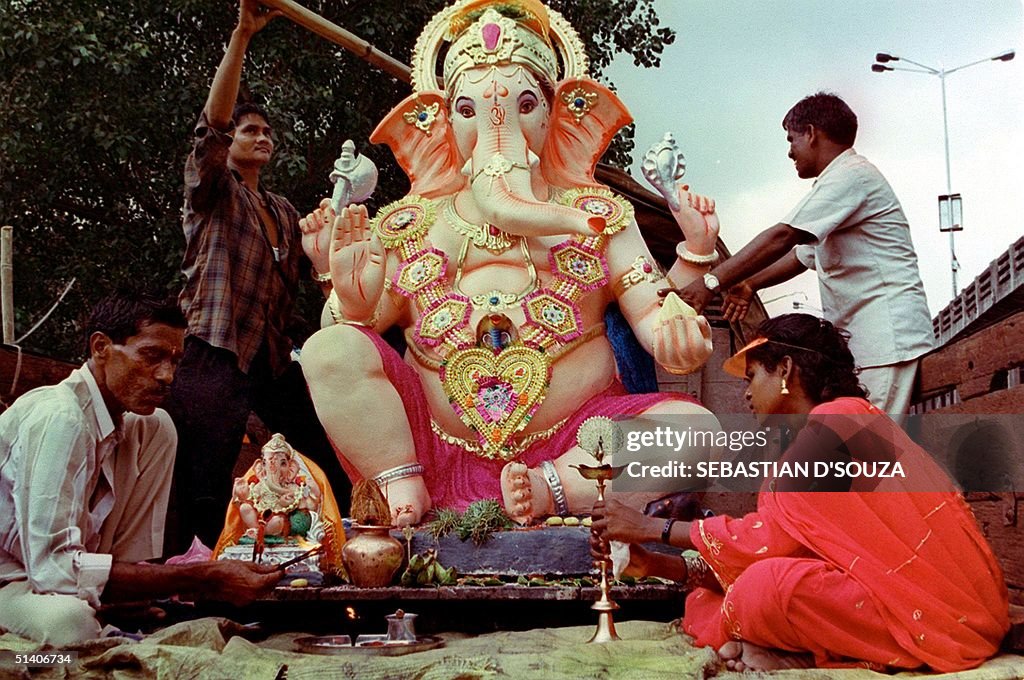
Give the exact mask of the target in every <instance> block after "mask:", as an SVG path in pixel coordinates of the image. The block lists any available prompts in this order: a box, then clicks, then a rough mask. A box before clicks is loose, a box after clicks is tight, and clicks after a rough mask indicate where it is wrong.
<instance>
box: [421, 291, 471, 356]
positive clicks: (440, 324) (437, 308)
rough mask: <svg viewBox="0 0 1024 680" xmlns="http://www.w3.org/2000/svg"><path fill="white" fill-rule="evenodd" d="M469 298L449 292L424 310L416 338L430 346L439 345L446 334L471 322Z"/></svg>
mask: <svg viewBox="0 0 1024 680" xmlns="http://www.w3.org/2000/svg"><path fill="white" fill-rule="evenodd" d="M469 313H470V306H469V298H467V297H466V296H464V295H457V294H455V293H449V294H448V295H446V296H445V297H443V298H441V299H440V300H437V301H436V302H435V303H434V304H432V305H430V306H429V307H427V308H426V309H425V310H423V315H422V316H420V318H419V321H417V322H416V331H415V339H416V340H417V341H419V342H421V343H422V344H424V345H426V346H428V347H437V346H438V345H440V344H441V343H442V342H444V341H445V339H446V336H447V335H448V334H449V333H451V332H452V331H454V330H455V329H457V328H459V327H460V326H465V325H466V324H468V323H469Z"/></svg>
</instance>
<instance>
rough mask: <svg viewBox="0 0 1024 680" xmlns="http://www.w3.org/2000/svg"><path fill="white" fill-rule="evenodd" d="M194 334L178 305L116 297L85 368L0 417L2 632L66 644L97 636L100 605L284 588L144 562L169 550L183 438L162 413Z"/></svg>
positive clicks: (267, 571)
mask: <svg viewBox="0 0 1024 680" xmlns="http://www.w3.org/2000/svg"><path fill="white" fill-rule="evenodd" d="M184 330H185V319H184V317H183V316H182V314H181V312H180V311H179V310H178V308H177V306H176V305H175V304H174V303H173V302H167V301H161V300H156V299H154V298H150V297H147V296H145V295H141V296H140V295H129V294H115V295H111V296H109V297H107V298H105V299H104V300H103V301H102V302H100V303H99V304H98V305H97V306H96V307H95V308H94V310H93V313H92V315H91V318H90V320H89V322H88V324H87V328H86V337H87V338H88V340H89V351H90V357H89V360H88V361H87V362H86V363H85V364H84V365H83V366H82V367H81V368H79V369H77V370H75V371H74V372H72V374H71V375H70V376H69V377H68V378H67V379H66V380H64V381H63V382H61V383H59V384H57V385H52V386H49V387H40V388H38V389H35V390H32V391H31V392H28V393H26V394H24V395H23V396H22V397H21V398H19V399H18V400H17V401H16V402H15V403H14V405H13V406H11V407H10V408H9V409H8V410H7V411H6V412H4V413H3V414H2V415H0V629H6V630H10V631H12V632H15V633H18V634H20V635H23V636H25V637H29V638H32V639H35V640H40V641H44V642H49V643H50V644H52V645H55V646H58V647H59V646H62V645H68V644H73V643H76V642H80V641H82V640H87V639H91V638H95V637H98V635H99V632H100V625H99V622H98V621H97V618H96V609H97V608H98V607H99V606H100V604H101V601H102V602H104V603H107V602H116V601H119V600H120V601H127V600H139V599H144V598H150V597H162V596H166V595H169V594H172V593H182V592H183V593H189V592H194V591H197V590H199V589H200V588H206V589H212V591H213V592H214V593H215V594H214V597H218V598H219V599H226V600H229V601H236V602H245V601H248V600H251V599H252V598H253V597H255V595H257V594H259V593H261V592H264V591H266V590H268V589H269V588H272V587H273V585H274V583H276V581H277V579H278V576H279V573H278V572H277V570H275V569H273V568H272V567H256V566H254V565H242V564H240V563H233V564H232V565H231V566H227V565H223V563H222V564H219V565H218V564H212V563H211V564H210V565H205V564H201V565H188V566H182V567H167V566H160V565H145V564H138V563H140V562H143V561H145V560H149V559H153V558H156V557H159V556H160V555H161V554H162V551H163V533H164V521H165V518H166V512H167V497H168V494H169V492H170V486H171V471H172V469H173V465H174V452H175V446H176V445H177V435H176V434H175V431H174V426H173V424H172V423H171V420H170V417H169V416H168V415H167V413H166V412H165V411H163V410H162V409H160V408H158V407H159V405H160V404H161V402H162V401H163V399H164V397H165V396H166V394H167V391H168V389H169V387H170V384H171V380H172V378H173V377H174V368H175V366H176V364H177V362H178V359H179V358H180V357H181V353H182V344H183V339H184Z"/></svg>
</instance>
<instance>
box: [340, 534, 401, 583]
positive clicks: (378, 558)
mask: <svg viewBox="0 0 1024 680" xmlns="http://www.w3.org/2000/svg"><path fill="white" fill-rule="evenodd" d="M352 533H353V534H355V535H354V536H353V537H352V538H350V539H348V540H347V541H345V546H344V547H343V548H342V549H341V560H342V562H344V563H345V569H346V570H347V571H348V577H349V579H350V580H351V581H352V585H355V586H359V587H360V588H383V587H385V586H389V585H391V582H392V580H393V579H394V578H395V574H396V573H397V572H398V570H399V569H400V568H401V567H402V559H403V557H404V554H405V551H404V550H403V548H402V544H401V542H400V541H398V539H396V538H394V537H393V536H392V535H391V527H387V526H368V525H365V524H353V525H352Z"/></svg>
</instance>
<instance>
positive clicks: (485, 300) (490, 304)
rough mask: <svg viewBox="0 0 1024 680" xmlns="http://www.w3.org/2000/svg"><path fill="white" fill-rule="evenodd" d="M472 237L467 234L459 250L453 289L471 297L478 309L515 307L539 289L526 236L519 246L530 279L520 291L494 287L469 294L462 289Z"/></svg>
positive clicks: (520, 240)
mask: <svg viewBox="0 0 1024 680" xmlns="http://www.w3.org/2000/svg"><path fill="white" fill-rule="evenodd" d="M470 241H471V239H470V237H469V236H466V240H465V241H463V242H462V250H460V251H459V261H458V263H457V264H456V265H455V281H454V283H452V290H453V291H455V292H456V293H458V294H459V295H465V296H466V297H468V298H469V301H470V302H471V303H473V307H475V308H477V309H486V310H487V311H488V312H500V311H501V310H503V309H508V308H510V307H515V306H516V305H518V304H519V303H520V302H522V300H523V298H525V297H526V296H527V295H529V294H530V293H532V292H533V291H535V290H537V285H538V283H539V282H538V279H537V267H536V266H534V264H533V258H532V257H530V247H529V246H528V245H527V244H526V239H525V238H520V239H519V247H520V249H521V250H522V253H523V262H525V263H526V271H527V272H528V273H529V274H530V281H529V283H527V284H526V286H525V287H524V288H523V289H522V290H521V291H519V292H518V293H508V292H506V291H503V290H498V289H494V290H491V291H488V292H486V293H480V294H478V295H469V294H467V293H465V292H463V290H462V265H463V264H464V263H465V261H466V255H467V254H468V252H469V244H470Z"/></svg>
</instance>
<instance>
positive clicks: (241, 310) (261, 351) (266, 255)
mask: <svg viewBox="0 0 1024 680" xmlns="http://www.w3.org/2000/svg"><path fill="white" fill-rule="evenodd" d="M278 14H279V12H277V11H270V10H267V9H266V8H262V7H261V6H260V5H259V4H258V2H256V0H241V3H240V7H239V20H238V25H237V26H236V27H235V29H234V31H233V32H232V34H231V40H230V42H229V44H228V48H227V52H226V53H225V55H224V58H223V59H222V61H221V63H220V66H219V67H218V69H217V73H216V75H215V76H214V79H213V85H212V86H211V88H210V94H209V97H208V99H207V101H206V106H205V108H204V109H203V113H202V115H201V116H200V118H199V123H198V124H197V126H196V130H195V146H194V149H193V151H192V154H191V155H190V156H189V158H188V161H187V163H186V166H185V207H184V230H185V240H186V246H185V256H184V259H183V262H182V270H183V271H184V273H185V276H186V279H187V281H186V283H185V288H184V290H182V292H181V297H180V300H179V301H180V303H181V308H182V311H183V312H184V313H185V315H186V317H187V319H188V337H187V339H186V343H185V355H184V357H183V358H182V361H181V365H180V366H179V368H178V372H177V375H176V377H175V380H174V384H173V386H172V389H171V395H170V398H169V400H168V408H167V410H168V411H169V412H170V414H171V416H172V418H173V419H174V422H175V425H176V426H177V429H178V434H179V439H180V441H179V445H178V456H177V464H176V466H175V480H176V483H175V488H176V493H175V499H176V510H177V513H178V519H179V531H178V536H177V539H178V544H177V545H174V546H173V547H174V548H176V549H183V548H185V547H186V546H187V545H188V543H189V542H190V540H191V537H192V535H193V534H195V535H198V536H199V538H200V539H202V541H203V542H204V543H205V544H207V545H208V546H212V545H214V543H215V542H216V540H217V536H218V534H219V532H220V529H221V524H222V521H223V517H224V511H225V509H226V508H227V504H228V502H229V498H230V496H231V481H232V480H231V472H232V468H233V467H234V463H235V460H236V459H237V457H238V452H239V448H240V446H241V443H242V438H243V436H244V434H245V425H246V421H247V419H248V416H249V412H250V411H255V412H256V413H257V414H258V415H259V416H260V418H261V419H262V420H263V422H264V423H265V424H266V425H267V426H268V427H269V428H270V430H271V431H272V432H281V433H283V434H284V435H285V437H286V438H287V439H288V442H289V443H290V444H292V445H293V446H294V447H295V448H296V449H297V450H299V451H301V452H302V453H305V454H307V455H309V456H311V457H312V458H313V459H315V460H316V461H317V462H318V463H319V464H320V465H321V466H323V467H324V468H325V470H326V471H327V472H328V475H329V477H330V479H331V481H332V483H334V484H336V485H339V484H342V485H347V483H348V482H347V478H346V477H345V476H344V474H342V473H341V470H340V466H339V464H338V462H337V458H336V457H335V455H334V452H333V450H332V448H331V446H330V443H329V442H328V441H327V437H326V435H325V434H324V431H323V428H322V427H321V426H320V422H319V420H318V419H317V417H316V414H315V412H314V410H313V404H312V402H311V401H310V398H309V393H308V391H307V389H306V383H305V380H304V378H303V376H302V371H301V369H300V367H299V365H298V363H297V362H293V361H292V360H291V349H292V341H291V339H290V338H289V337H288V336H287V335H286V334H285V327H286V325H287V324H288V322H289V319H290V317H291V314H292V310H293V308H294V305H295V299H296V297H297V293H298V287H299V281H300V279H301V278H302V276H303V273H305V274H306V275H308V274H309V271H310V267H309V261H308V260H307V259H306V257H305V255H304V254H303V251H302V247H301V238H302V235H301V233H300V231H299V225H298V219H299V217H298V213H297V212H296V210H295V208H294V207H293V206H292V204H291V203H289V202H288V200H287V199H285V198H283V197H281V196H278V195H277V194H273V193H271V192H269V191H267V190H266V188H265V187H264V186H263V184H262V182H260V170H261V169H262V168H263V167H264V166H265V165H266V164H267V163H268V162H269V161H270V157H271V154H272V152H273V149H274V142H273V138H272V130H271V127H270V124H269V123H268V122H267V116H266V114H265V113H264V112H263V111H262V110H261V109H260V108H259V107H258V106H256V105H254V104H240V105H238V106H234V104H235V100H236V98H237V96H238V89H239V82H240V79H241V71H242V63H243V61H244V59H245V51H246V48H247V47H248V45H249V41H250V39H251V38H252V36H253V35H255V34H256V33H257V32H258V31H259V30H261V29H262V28H263V27H264V26H265V25H266V24H267V23H268V22H269V21H270V20H271V19H273V18H274V17H275V16H277V15H278ZM233 107H234V108H233ZM327 285H329V284H327ZM260 443H262V442H260ZM345 491H346V489H344V488H336V489H335V493H340V496H341V497H345V496H346V493H345Z"/></svg>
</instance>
